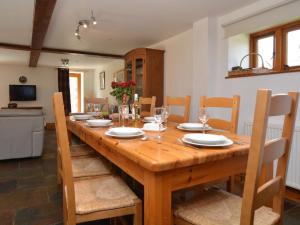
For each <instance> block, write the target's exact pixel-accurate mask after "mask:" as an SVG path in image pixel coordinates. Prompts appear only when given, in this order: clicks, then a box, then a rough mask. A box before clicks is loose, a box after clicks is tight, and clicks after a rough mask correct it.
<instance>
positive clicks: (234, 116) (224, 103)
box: [200, 95, 240, 133]
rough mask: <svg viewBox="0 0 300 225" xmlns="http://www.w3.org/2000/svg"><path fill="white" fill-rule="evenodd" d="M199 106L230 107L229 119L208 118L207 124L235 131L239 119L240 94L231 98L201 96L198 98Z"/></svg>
mask: <svg viewBox="0 0 300 225" xmlns="http://www.w3.org/2000/svg"><path fill="white" fill-rule="evenodd" d="M200 107H201V108H231V120H230V121H227V120H223V119H217V118H209V121H208V124H209V125H210V126H211V127H213V128H215V129H219V130H225V131H229V132H231V133H237V128H238V121H239V108H240V96H239V95H234V96H233V97H232V98H224V97H212V98H207V97H206V96H202V97H201V99H200Z"/></svg>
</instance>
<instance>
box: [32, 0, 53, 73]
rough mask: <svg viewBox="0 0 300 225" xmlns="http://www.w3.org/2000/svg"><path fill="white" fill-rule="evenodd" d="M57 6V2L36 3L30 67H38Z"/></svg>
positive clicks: (44, 0)
mask: <svg viewBox="0 0 300 225" xmlns="http://www.w3.org/2000/svg"><path fill="white" fill-rule="evenodd" d="M55 4H56V0H36V1H35V10H34V19H33V29H32V38H31V52H30V60H29V66H30V67H36V66H37V63H38V60H39V57H40V54H41V49H42V47H43V43H44V39H45V36H46V33H47V30H48V26H49V24H50V20H51V16H52V14H53V11H54V7H55Z"/></svg>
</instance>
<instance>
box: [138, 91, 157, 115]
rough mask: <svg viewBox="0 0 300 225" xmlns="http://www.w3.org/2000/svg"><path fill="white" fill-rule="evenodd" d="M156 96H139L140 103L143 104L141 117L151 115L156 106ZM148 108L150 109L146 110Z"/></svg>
mask: <svg viewBox="0 0 300 225" xmlns="http://www.w3.org/2000/svg"><path fill="white" fill-rule="evenodd" d="M155 103H156V97H155V96H152V97H151V98H143V97H140V98H139V104H140V106H141V117H145V116H151V115H152V113H153V109H154V107H155ZM146 109H148V110H146Z"/></svg>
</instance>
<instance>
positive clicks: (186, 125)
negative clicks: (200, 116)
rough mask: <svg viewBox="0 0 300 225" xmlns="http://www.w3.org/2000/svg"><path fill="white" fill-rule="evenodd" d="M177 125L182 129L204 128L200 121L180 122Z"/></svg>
mask: <svg viewBox="0 0 300 225" xmlns="http://www.w3.org/2000/svg"><path fill="white" fill-rule="evenodd" d="M179 126H180V127H182V128H184V129H204V128H206V126H205V127H204V126H203V124H202V123H181V124H179ZM207 127H209V126H207Z"/></svg>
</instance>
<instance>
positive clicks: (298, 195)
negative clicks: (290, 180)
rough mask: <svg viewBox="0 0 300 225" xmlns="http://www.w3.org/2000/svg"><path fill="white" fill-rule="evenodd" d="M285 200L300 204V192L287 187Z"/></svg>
mask: <svg viewBox="0 0 300 225" xmlns="http://www.w3.org/2000/svg"><path fill="white" fill-rule="evenodd" d="M285 198H287V199H289V200H292V201H294V202H298V203H300V190H297V189H294V188H291V187H288V186H287V187H286V192H285Z"/></svg>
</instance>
